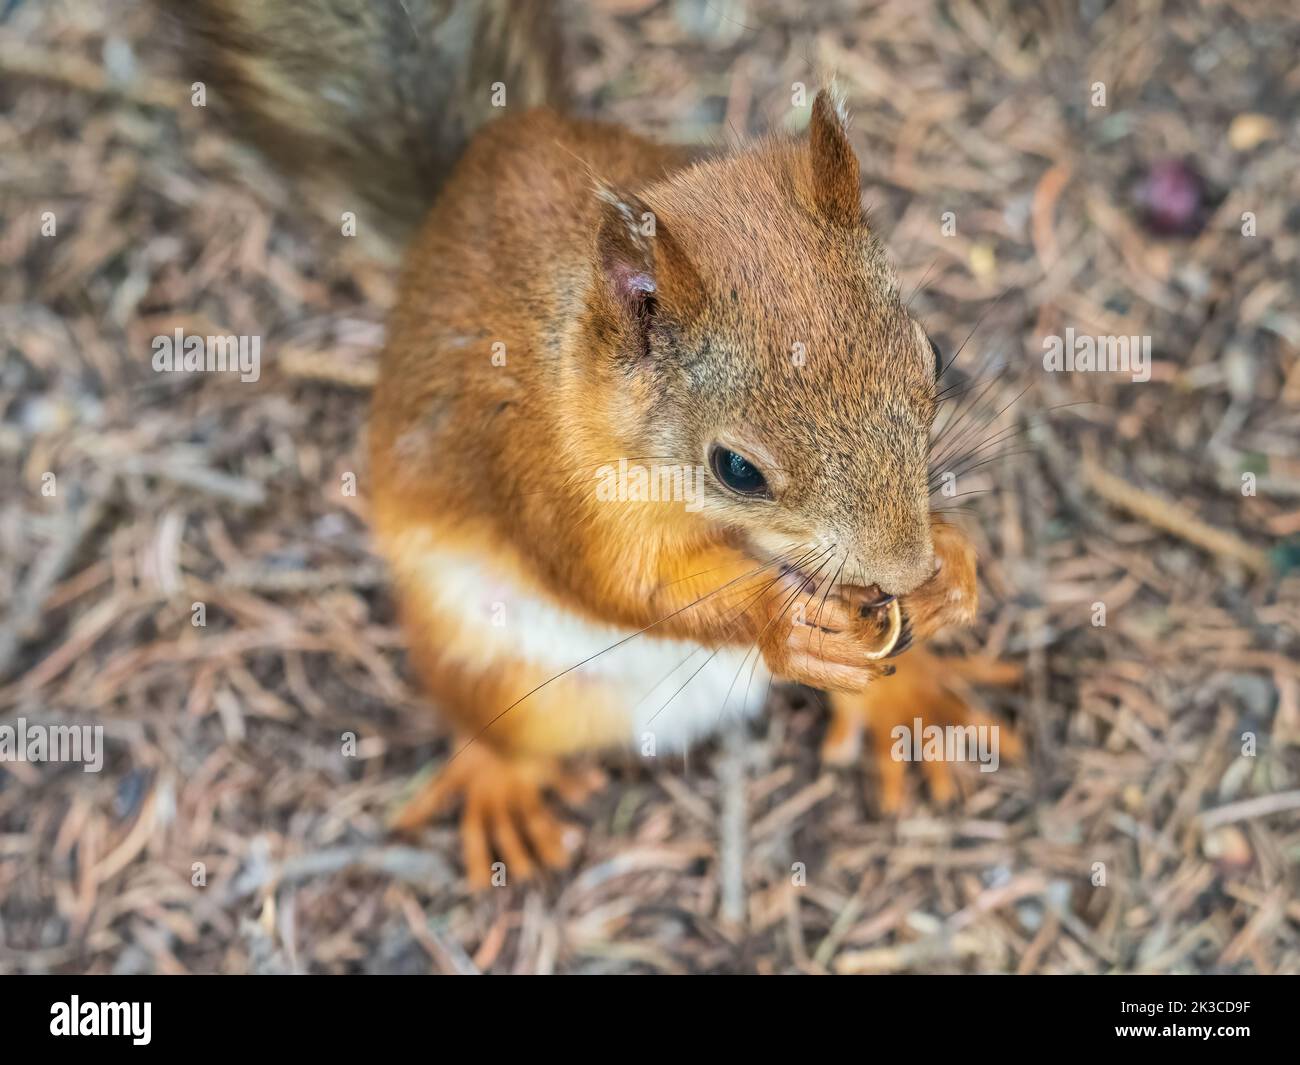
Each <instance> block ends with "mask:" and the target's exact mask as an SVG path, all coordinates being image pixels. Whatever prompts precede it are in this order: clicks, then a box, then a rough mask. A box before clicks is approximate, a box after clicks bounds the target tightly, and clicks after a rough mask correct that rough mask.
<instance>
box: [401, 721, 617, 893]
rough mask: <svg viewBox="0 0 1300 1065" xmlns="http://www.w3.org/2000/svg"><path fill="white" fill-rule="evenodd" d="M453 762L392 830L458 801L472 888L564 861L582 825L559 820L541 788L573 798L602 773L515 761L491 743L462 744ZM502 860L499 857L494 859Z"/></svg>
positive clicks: (553, 762) (524, 876) (552, 762)
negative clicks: (596, 774)
mask: <svg viewBox="0 0 1300 1065" xmlns="http://www.w3.org/2000/svg"><path fill="white" fill-rule="evenodd" d="M454 750H455V751H456V753H455V754H454V755H453V757H452V758H451V760H450V761H449V762H448V763H447V764H446V765H444V766H443V768H442V769H441V770H440V771H439V772H438V773H437V774H436V775H435V776H434V778H433V779H432V780H430V781H429V782H428V783H427V784H426V785H425V786H424V787H423V789H422V790H421V791H419V792H418V793H417V794H416V795H414V796H413V797H412V798H410V799H409V800H408V801H407V802H406V804H405V805H404V806H403V807H402V808H401V809H400V810H399V811H398V812H397V814H396V816H395V817H394V819H393V821H392V828H393V829H394V830H395V831H399V832H410V831H414V830H415V829H417V828H420V827H421V826H423V825H424V824H426V823H427V822H428V821H429V820H431V819H432V818H433V817H435V816H437V815H438V814H439V813H441V812H443V811H444V810H445V809H447V808H448V807H450V806H452V805H453V804H454V803H455V802H456V801H457V800H461V801H462V803H463V805H462V810H461V821H460V835H461V847H462V851H463V854H464V860H465V876H466V879H467V880H468V881H469V884H470V887H472V888H473V889H475V890H479V889H481V888H486V887H489V886H497V887H501V886H506V885H508V884H510V883H514V882H517V881H522V880H528V879H530V878H531V877H533V876H534V875H535V874H536V872H537V866H538V863H539V862H540V864H541V865H543V866H546V867H548V868H552V869H559V868H563V867H565V866H567V865H568V864H569V862H570V860H571V858H572V856H573V853H574V851H575V850H576V849H577V844H578V841H579V839H580V836H581V833H580V830H579V829H578V828H577V827H576V826H574V825H571V824H566V823H564V822H562V821H560V820H559V819H558V818H557V817H556V816H555V815H554V814H553V813H552V812H551V810H550V808H549V806H548V805H547V802H546V798H545V795H544V792H545V791H546V790H547V789H550V790H553V791H555V792H556V793H557V794H558V795H560V796H561V798H563V799H564V800H565V801H567V802H571V803H576V802H580V801H581V800H582V799H584V798H586V797H587V796H588V795H590V794H591V792H592V791H593V790H595V789H596V788H597V787H599V786H600V783H602V782H603V777H600V778H597V777H596V776H595V775H594V774H592V773H581V772H573V771H569V770H567V769H565V768H564V767H563V765H562V764H561V763H560V761H559V760H558V759H543V758H529V759H522V758H511V757H508V756H506V755H503V754H500V753H498V752H497V751H495V750H493V749H492V748H491V747H489V746H488V745H487V744H485V743H483V742H481V741H479V742H470V743H468V744H463V743H462V744H458V745H457V746H456V747H455V748H454ZM497 859H499V861H498V860H497Z"/></svg>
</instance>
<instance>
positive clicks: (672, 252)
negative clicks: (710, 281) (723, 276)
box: [596, 185, 700, 355]
mask: <svg viewBox="0 0 1300 1065" xmlns="http://www.w3.org/2000/svg"><path fill="white" fill-rule="evenodd" d="M597 196H598V197H599V198H600V201H601V213H600V222H599V226H598V228H597V232H596V260H597V263H598V267H599V274H600V279H601V280H602V281H603V283H604V295H605V298H606V300H607V301H608V304H609V305H611V307H612V309H613V310H614V311H615V313H616V314H617V316H618V317H619V318H620V319H621V321H622V322H623V324H624V325H625V327H627V328H629V329H631V330H634V331H635V333H636V345H637V349H638V351H639V353H640V354H643V355H644V354H647V353H648V351H649V331H650V327H651V325H652V324H653V323H654V321H655V319H656V317H657V316H658V314H659V310H660V301H661V300H663V301H665V307H666V308H667V309H669V310H670V311H671V313H672V315H673V317H675V318H681V317H684V316H685V315H686V314H688V313H689V312H690V311H691V308H692V307H693V306H694V302H695V301H696V300H697V299H698V298H699V292H700V285H699V279H698V277H697V275H696V273H695V270H694V268H693V267H692V266H691V264H690V262H689V261H688V260H687V259H686V257H685V255H683V254H682V251H681V249H680V248H679V247H678V246H677V243H676V241H674V240H673V238H672V235H671V234H670V233H669V232H668V231H667V230H666V229H665V228H664V225H663V221H662V219H659V218H657V217H656V216H655V213H654V212H653V211H652V210H651V209H650V208H649V207H648V206H647V205H646V204H645V202H644V201H643V200H642V199H641V198H640V197H639V196H636V195H634V194H632V193H629V192H622V191H620V190H616V189H612V188H610V187H608V186H606V185H601V186H600V187H598V189H597Z"/></svg>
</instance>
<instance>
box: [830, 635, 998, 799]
mask: <svg viewBox="0 0 1300 1065" xmlns="http://www.w3.org/2000/svg"><path fill="white" fill-rule="evenodd" d="M1020 672H1021V671H1020V667H1019V666H1016V665H1014V664H1010V663H999V662H992V661H990V660H988V659H982V658H961V657H941V656H938V655H933V654H931V653H930V652H929V651H927V650H925V649H924V648H918V649H916V650H913V651H911V652H910V653H908V654H906V655H903V656H902V657H900V658H899V659H898V660H897V664H896V669H895V671H894V673H893V674H892V675H890V676H888V677H882V678H880V679H878V680H876V681H875V682H873V683H872V684H871V685H869V686H868V687H867V688H866V690H865V691H862V692H859V693H852V694H850V693H845V692H831V693H829V697H830V705H831V721H830V726H829V727H828V729H827V732H826V738H825V740H824V741H823V743H822V760H823V761H824V762H826V763H827V764H828V765H851V764H854V763H856V762H857V760H858V758H859V755H860V752H861V748H862V738H863V736H862V734H863V730H864V729H865V730H866V731H868V732H869V733H870V739H871V760H872V761H873V762H874V763H875V767H876V774H877V777H878V787H879V791H878V803H879V807H880V810H881V811H882V812H883V813H887V814H894V813H897V812H898V811H899V810H901V809H902V807H903V803H904V799H905V796H906V790H907V789H906V781H907V764H906V760H904V759H899V758H896V757H895V751H896V749H897V740H896V738H895V733H894V729H895V728H897V727H899V726H903V727H904V728H906V729H907V734H908V735H909V736H910V735H911V733H912V731H913V730H914V729H915V727H916V721H917V719H919V720H920V721H921V727H922V728H923V729H924V728H927V727H928V726H930V725H938V726H940V727H946V726H950V725H955V726H968V725H974V726H976V727H977V728H978V727H981V726H986V727H988V728H991V729H997V730H998V731H997V733H996V735H997V739H998V755H999V758H1000V759H1007V760H1009V761H1017V760H1019V759H1020V757H1021V754H1022V752H1023V748H1022V745H1021V742H1020V739H1019V737H1018V736H1017V735H1016V733H1015V731H1014V730H1013V729H1012V728H1011V727H1010V726H1009V725H1007V724H1005V723H1004V722H1001V721H998V720H997V719H995V718H992V717H989V716H988V715H986V714H983V713H980V712H979V711H976V710H974V709H972V708H971V707H970V706H969V705H968V704H967V703H966V701H965V700H964V699H963V698H961V696H960V695H959V694H958V693H957V692H956V691H955V690H954V689H953V688H952V687H950V686H949V685H948V684H946V683H945V682H944V680H943V679H942V678H944V677H958V678H961V679H963V680H966V681H970V682H974V683H984V684H996V685H1002V686H1010V685H1014V684H1016V683H1017V682H1018V681H1019V680H1020ZM921 771H922V772H923V773H924V774H925V778H926V783H927V785H928V786H929V789H930V797H931V799H933V800H934V802H935V803H937V804H939V805H946V804H948V803H950V802H952V801H953V799H954V798H956V796H957V794H958V791H959V788H960V784H961V781H962V778H961V777H960V776H959V775H957V774H955V773H953V771H952V766H951V764H950V763H949V762H947V761H942V760H922V761H921Z"/></svg>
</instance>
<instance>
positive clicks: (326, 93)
mask: <svg viewBox="0 0 1300 1065" xmlns="http://www.w3.org/2000/svg"><path fill="white" fill-rule="evenodd" d="M163 2H164V4H165V6H166V7H167V8H169V9H170V10H171V11H173V12H174V13H175V15H176V16H177V17H178V18H180V20H181V21H182V23H184V24H185V26H186V29H187V37H188V38H189V40H190V41H191V42H192V44H193V48H194V55H195V59H196V62H197V64H198V66H199V75H198V76H199V78H200V79H201V80H203V81H204V82H205V83H206V85H207V94H208V101H209V103H211V104H214V105H218V104H219V105H221V106H222V107H223V108H229V109H230V110H232V111H233V114H234V118H235V120H236V122H237V123H238V126H239V128H240V131H241V134H242V135H244V136H246V137H247V139H249V140H250V141H252V142H253V143H255V144H256V145H258V146H259V147H260V148H261V149H262V150H263V151H264V152H265V153H266V154H267V155H269V156H270V157H271V158H272V159H273V160H274V161H275V162H276V163H277V164H278V165H279V166H280V167H281V168H282V169H284V170H285V171H287V172H288V173H290V174H291V175H292V176H293V177H294V178H295V179H296V180H297V181H298V182H299V183H300V187H301V188H302V190H303V192H304V194H305V195H307V196H309V197H310V198H312V199H314V200H316V201H317V204H318V206H319V207H320V208H321V209H324V210H328V211H329V212H331V213H335V212H342V211H347V210H351V211H355V212H356V213H357V215H358V223H359V228H360V225H366V226H367V228H368V229H370V231H371V232H375V231H378V232H379V233H381V234H382V235H383V237H384V239H385V240H386V241H387V242H388V243H389V244H390V245H391V246H392V247H393V248H400V247H401V246H402V245H403V244H405V242H406V241H407V240H408V239H409V237H410V234H411V232H412V230H413V229H414V227H415V226H416V225H417V224H418V223H419V221H420V219H421V218H422V217H423V215H424V213H425V211H426V210H427V209H428V207H429V204H430V203H431V201H432V199H433V196H434V194H435V193H436V191H437V189H438V186H439V185H440V183H441V181H442V179H443V177H444V176H445V175H446V173H447V171H448V170H449V169H450V167H451V166H452V164H453V163H454V162H455V161H456V159H457V157H458V156H459V155H460V152H461V150H462V149H463V148H464V145H465V142H466V141H467V140H468V138H469V136H470V135H471V134H472V133H473V132H474V130H475V129H476V128H477V127H478V126H479V125H481V124H482V123H483V122H486V121H487V120H488V119H490V118H491V117H492V116H493V114H494V113H498V112H497V108H498V107H500V106H501V104H502V103H503V102H504V103H505V104H507V105H508V106H509V107H510V108H511V109H512V110H513V109H515V108H516V107H528V106H532V105H534V104H540V103H550V104H559V103H562V102H563V101H562V98H563V78H562V76H561V60H562V47H561V32H560V26H559V18H558V15H557V12H556V10H555V6H556V5H555V4H554V3H552V2H551V0H528V2H519V0H163ZM503 93H504V101H503V96H502V94H503ZM367 215H368V216H369V217H368V218H367V217H366V216H367Z"/></svg>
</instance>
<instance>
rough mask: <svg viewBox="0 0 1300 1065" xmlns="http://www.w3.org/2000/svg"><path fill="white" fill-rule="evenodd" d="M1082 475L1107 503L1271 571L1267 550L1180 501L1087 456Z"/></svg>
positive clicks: (1190, 540) (1212, 550)
mask: <svg viewBox="0 0 1300 1065" xmlns="http://www.w3.org/2000/svg"><path fill="white" fill-rule="evenodd" d="M1083 477H1084V480H1085V481H1087V483H1088V486H1089V487H1090V488H1091V489H1092V490H1093V491H1094V492H1096V493H1097V494H1098V495H1099V496H1101V497H1102V498H1103V499H1105V500H1106V501H1107V502H1108V503H1113V504H1115V506H1117V507H1120V508H1122V509H1124V510H1127V511H1128V512H1129V513H1130V514H1134V515H1136V516H1137V517H1139V518H1141V519H1142V520H1143V521H1145V522H1147V523H1148V524H1150V525H1154V526H1155V527H1156V528H1158V529H1163V530H1165V532H1169V533H1173V534H1174V535H1175V536H1177V537H1179V538H1180V539H1183V540H1186V541H1187V542H1188V543H1191V544H1195V545H1196V546H1197V547H1201V548H1204V549H1205V550H1206V551H1209V552H1210V553H1211V554H1215V555H1223V556H1226V557H1228V558H1235V559H1236V560H1237V561H1238V562H1241V563H1242V564H1244V565H1245V566H1247V567H1249V568H1250V569H1252V570H1254V571H1255V572H1256V573H1270V572H1272V568H1273V567H1272V565H1271V563H1270V562H1269V560H1268V552H1266V551H1263V550H1261V549H1260V548H1258V547H1254V546H1252V545H1251V544H1248V543H1246V541H1245V540H1243V539H1241V537H1239V536H1237V535H1235V534H1234V533H1230V532H1228V531H1226V530H1225V529H1219V528H1216V527H1215V526H1213V525H1209V524H1207V523H1206V522H1203V521H1202V520H1201V519H1200V518H1198V517H1197V516H1196V515H1195V514H1193V513H1192V512H1191V511H1190V510H1188V509H1187V508H1186V507H1184V506H1183V505H1182V504H1180V503H1175V502H1173V501H1172V500H1169V499H1165V498H1164V497H1162V496H1158V495H1154V494H1153V493H1151V492H1147V491H1144V490H1143V489H1141V488H1137V487H1135V486H1134V485H1131V484H1129V483H1128V481H1126V480H1124V479H1123V478H1122V477H1116V476H1115V475H1114V474H1113V473H1108V472H1106V471H1105V470H1103V469H1102V468H1101V467H1100V466H1098V465H1096V464H1095V463H1094V462H1093V461H1092V460H1091V459H1084V462H1083Z"/></svg>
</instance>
